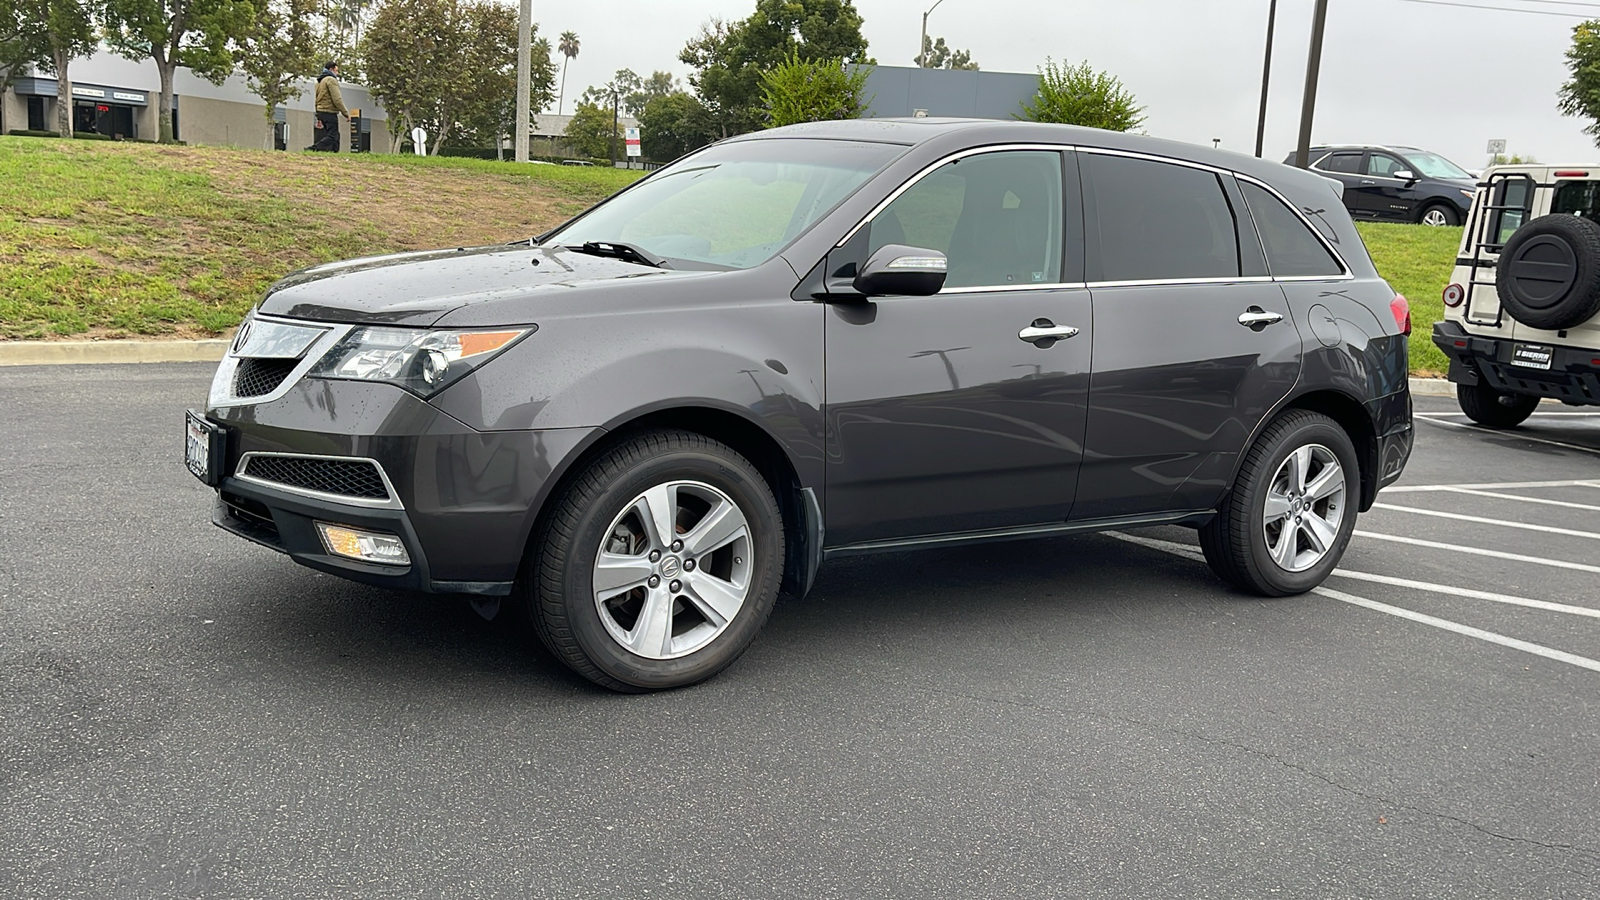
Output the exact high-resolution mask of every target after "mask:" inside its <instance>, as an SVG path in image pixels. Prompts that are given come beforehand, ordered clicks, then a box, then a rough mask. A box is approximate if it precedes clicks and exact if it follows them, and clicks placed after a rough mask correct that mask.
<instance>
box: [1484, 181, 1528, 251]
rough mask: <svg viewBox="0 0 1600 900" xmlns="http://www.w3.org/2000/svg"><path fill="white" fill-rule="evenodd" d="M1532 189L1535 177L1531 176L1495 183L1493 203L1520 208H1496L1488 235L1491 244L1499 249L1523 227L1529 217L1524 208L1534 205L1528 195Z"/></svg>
mask: <svg viewBox="0 0 1600 900" xmlns="http://www.w3.org/2000/svg"><path fill="white" fill-rule="evenodd" d="M1532 191H1533V179H1531V178H1507V179H1504V180H1501V181H1500V182H1499V184H1497V185H1495V188H1494V192H1493V194H1492V197H1491V205H1493V206H1513V207H1520V208H1519V209H1501V210H1495V212H1494V219H1493V220H1492V221H1491V222H1490V224H1489V231H1488V235H1487V238H1488V241H1487V243H1488V244H1489V246H1491V247H1493V248H1494V249H1495V250H1499V249H1500V248H1501V247H1504V246H1505V243H1506V241H1508V240H1510V239H1511V235H1512V234H1513V233H1514V232H1515V231H1516V230H1517V229H1518V228H1521V227H1522V222H1523V220H1524V219H1526V218H1527V213H1526V212H1525V211H1524V210H1526V209H1527V208H1528V207H1529V206H1531V205H1532V201H1531V200H1530V198H1529V196H1528V195H1529V194H1530V193H1531V192H1532Z"/></svg>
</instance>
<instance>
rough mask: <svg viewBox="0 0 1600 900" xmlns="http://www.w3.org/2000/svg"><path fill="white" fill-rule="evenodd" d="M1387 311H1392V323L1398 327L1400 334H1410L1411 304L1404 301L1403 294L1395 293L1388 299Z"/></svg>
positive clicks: (1404, 296)
mask: <svg viewBox="0 0 1600 900" xmlns="http://www.w3.org/2000/svg"><path fill="white" fill-rule="evenodd" d="M1389 311H1390V312H1392V313H1394V324H1395V327H1396V328H1399V329H1400V333H1401V334H1405V335H1409V334H1411V304H1410V303H1408V302H1406V295H1405V294H1395V295H1394V299H1393V300H1390V301H1389Z"/></svg>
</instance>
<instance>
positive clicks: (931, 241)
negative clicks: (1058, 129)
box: [868, 150, 1062, 287]
mask: <svg viewBox="0 0 1600 900" xmlns="http://www.w3.org/2000/svg"><path fill="white" fill-rule="evenodd" d="M1061 198H1062V193H1061V154H1059V153H1056V152H1054V151H1050V150H1013V151H1002V152H998V153H984V154H980V155H977V156H968V157H964V158H962V159H958V160H955V161H953V162H949V163H946V164H945V165H943V166H940V167H939V168H938V169H936V170H934V171H933V172H931V173H929V174H928V175H927V176H925V177H924V178H922V179H921V180H919V181H918V182H917V183H916V184H913V185H912V186H911V187H909V188H907V189H906V192H905V193H903V194H901V195H900V196H899V197H896V198H895V199H894V201H893V202H892V203H890V204H889V205H888V206H886V207H884V208H883V210H882V211H881V212H879V213H878V215H877V216H876V217H875V218H873V220H872V224H871V225H870V226H869V227H870V228H871V234H870V238H869V242H868V243H869V247H870V249H869V250H868V252H869V253H870V252H871V251H873V250H877V249H878V248H879V247H882V246H884V245H885V244H909V245H910V246H913V247H924V248H927V249H929V250H938V251H940V252H941V253H943V254H944V255H945V256H946V257H948V258H949V260H950V273H949V275H947V276H946V277H945V282H944V283H945V286H946V287H1008V286H1012V285H1027V284H1054V283H1056V282H1058V281H1060V280H1061V248H1062V236H1061V205H1062V203H1061Z"/></svg>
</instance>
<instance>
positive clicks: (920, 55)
mask: <svg viewBox="0 0 1600 900" xmlns="http://www.w3.org/2000/svg"><path fill="white" fill-rule="evenodd" d="M943 2H944V0H938V3H935V4H933V5H932V6H930V7H928V12H925V13H923V14H922V40H920V41H918V42H917V68H919V69H923V68H926V67H927V65H928V13H931V12H933V11H934V10H936V9H938V8H939V4H940V3H943Z"/></svg>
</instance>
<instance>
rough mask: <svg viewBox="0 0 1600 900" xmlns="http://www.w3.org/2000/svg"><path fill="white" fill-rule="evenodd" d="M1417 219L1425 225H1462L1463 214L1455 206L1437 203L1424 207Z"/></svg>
mask: <svg viewBox="0 0 1600 900" xmlns="http://www.w3.org/2000/svg"><path fill="white" fill-rule="evenodd" d="M1417 221H1418V222H1420V223H1422V224H1423V225H1432V226H1435V227H1441V228H1442V227H1444V226H1446V225H1460V224H1461V215H1460V214H1459V213H1457V212H1456V210H1455V207H1453V206H1448V205H1446V204H1443V203H1435V204H1433V205H1431V206H1429V207H1427V208H1426V209H1424V210H1423V211H1422V215H1421V216H1418V217H1417Z"/></svg>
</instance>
